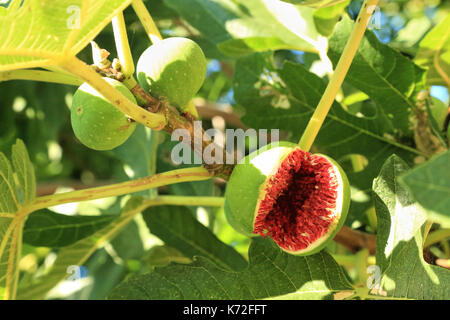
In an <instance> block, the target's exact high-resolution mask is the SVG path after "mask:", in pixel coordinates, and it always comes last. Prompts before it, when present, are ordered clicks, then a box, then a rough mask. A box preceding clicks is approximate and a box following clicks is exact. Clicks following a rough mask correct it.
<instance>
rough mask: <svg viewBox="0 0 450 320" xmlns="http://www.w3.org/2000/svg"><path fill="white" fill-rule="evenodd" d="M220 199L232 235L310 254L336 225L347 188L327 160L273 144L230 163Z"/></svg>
mask: <svg viewBox="0 0 450 320" xmlns="http://www.w3.org/2000/svg"><path fill="white" fill-rule="evenodd" d="M225 199H226V200H225V214H226V217H227V220H228V222H229V223H230V225H231V226H232V227H233V228H234V229H235V230H236V231H238V232H240V233H243V234H245V235H247V236H256V235H258V234H259V235H261V236H263V237H270V238H272V240H273V241H274V242H275V243H277V244H278V246H279V247H280V248H281V249H282V250H284V251H286V252H288V253H290V254H294V255H310V254H313V253H316V252H318V251H320V250H321V249H323V248H324V246H325V245H326V244H327V243H328V240H331V239H333V237H334V236H335V234H336V233H337V232H338V231H339V229H340V228H341V227H342V225H343V223H344V221H345V218H346V216H347V212H348V209H349V205H350V185H349V182H348V179H347V176H346V174H345V173H344V171H343V170H342V168H341V167H340V166H339V165H338V164H337V163H336V162H335V161H334V160H333V159H331V158H329V157H327V156H325V155H321V154H311V153H309V152H305V151H303V150H301V149H300V148H299V147H298V146H297V145H295V144H292V143H290V142H276V143H272V144H270V145H268V146H266V147H263V149H260V150H257V151H255V152H253V153H251V154H250V155H248V156H247V157H245V158H243V159H242V160H241V161H240V162H239V164H237V165H236V167H235V168H234V170H233V173H232V174H231V176H230V180H229V181H228V183H227V188H226V192H225Z"/></svg>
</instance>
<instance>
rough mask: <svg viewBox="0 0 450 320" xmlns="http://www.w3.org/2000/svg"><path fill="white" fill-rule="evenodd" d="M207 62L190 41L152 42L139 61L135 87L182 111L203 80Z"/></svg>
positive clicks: (178, 38)
mask: <svg viewBox="0 0 450 320" xmlns="http://www.w3.org/2000/svg"><path fill="white" fill-rule="evenodd" d="M206 67H207V61H206V58H205V55H204V54H203V51H202V49H201V48H200V47H199V46H198V44H196V43H195V42H194V41H192V40H190V39H187V38H181V37H173V38H167V39H164V40H161V41H159V42H156V43H155V44H153V45H152V46H150V47H149V48H147V49H146V50H145V51H144V52H143V53H142V55H141V56H140V58H139V61H138V63H137V66H136V74H137V79H138V82H139V84H140V85H141V86H142V87H143V88H144V89H145V90H146V91H148V92H149V93H150V94H151V95H152V96H154V97H156V98H159V99H166V100H167V101H168V102H169V103H170V104H171V105H173V106H175V107H176V108H177V109H178V110H179V111H181V112H183V111H184V108H185V106H186V105H187V104H188V103H189V101H190V100H191V99H192V97H194V95H195V94H196V93H197V92H198V90H199V89H200V87H201V86H202V85H203V82H204V81H205V78H206Z"/></svg>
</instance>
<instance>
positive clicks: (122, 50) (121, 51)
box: [112, 12, 135, 77]
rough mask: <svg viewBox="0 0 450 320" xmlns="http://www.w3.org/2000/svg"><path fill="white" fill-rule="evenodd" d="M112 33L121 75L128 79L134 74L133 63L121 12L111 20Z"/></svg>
mask: <svg viewBox="0 0 450 320" xmlns="http://www.w3.org/2000/svg"><path fill="white" fill-rule="evenodd" d="M112 26H113V31H114V41H115V43H116V50H117V56H118V58H119V61H120V64H121V66H122V70H121V71H122V73H123V74H124V75H125V77H129V76H131V75H132V74H133V73H134V70H135V68H134V62H133V56H132V54H131V49H130V43H129V42H128V35H127V29H126V25H125V19H124V17H123V12H119V13H118V14H117V15H116V16H115V17H114V18H113V19H112Z"/></svg>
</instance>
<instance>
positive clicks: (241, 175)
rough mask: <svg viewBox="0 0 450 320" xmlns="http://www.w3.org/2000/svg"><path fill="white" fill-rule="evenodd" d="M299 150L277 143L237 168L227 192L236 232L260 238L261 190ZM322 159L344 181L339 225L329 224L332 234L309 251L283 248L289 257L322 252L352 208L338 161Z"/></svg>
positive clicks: (230, 220) (227, 212)
mask: <svg viewBox="0 0 450 320" xmlns="http://www.w3.org/2000/svg"><path fill="white" fill-rule="evenodd" d="M296 147H298V146H297V145H296V144H293V143H290V142H285V141H281V142H275V143H272V144H269V145H268V146H266V147H264V149H263V150H261V149H260V150H258V151H255V152H253V153H251V154H250V155H248V156H247V157H245V158H243V159H242V160H241V161H240V162H239V164H238V165H236V166H235V168H234V170H233V173H232V174H231V176H230V179H229V181H228V183H227V187H226V191H225V215H226V218H227V221H228V223H230V225H231V226H232V227H233V228H234V229H235V230H236V231H238V232H240V233H242V234H244V235H246V236H249V237H255V236H259V235H258V234H255V233H253V229H254V222H255V218H256V208H257V206H258V203H259V201H260V200H261V191H262V190H263V189H264V187H265V182H266V181H267V180H268V178H269V176H270V175H273V174H274V173H275V172H276V170H277V168H278V166H279V164H280V163H281V162H282V160H283V159H284V158H285V156H287V154H289V153H290V152H291V151H293V150H294V148H296ZM261 151H262V152H261ZM318 155H319V154H318ZM319 156H322V157H324V158H326V159H327V160H328V161H329V162H331V163H332V165H333V166H334V167H336V168H337V169H338V171H339V173H340V176H341V179H342V186H341V187H342V190H341V191H342V206H341V208H340V210H339V212H337V214H338V217H337V220H336V221H337V223H336V224H334V225H330V230H329V232H328V233H327V234H325V235H324V236H322V238H320V239H318V240H316V241H315V243H314V245H311V246H310V247H308V248H305V249H303V250H300V251H289V250H285V249H284V248H282V247H280V248H281V249H282V250H283V251H285V252H287V253H289V254H293V255H298V256H306V255H311V254H314V253H317V252H319V251H320V250H322V249H323V248H324V247H325V246H326V245H327V244H328V243H329V241H330V240H332V239H333V238H334V236H335V235H336V233H337V232H338V231H339V230H340V229H341V227H342V226H343V224H344V222H345V219H346V217H347V213H348V209H349V206H350V184H349V182H348V179H347V176H346V174H345V172H344V171H343V170H342V168H341V167H340V166H339V165H338V164H337V163H336V161H334V160H333V159H331V158H329V157H327V156H325V155H321V154H320V155H319Z"/></svg>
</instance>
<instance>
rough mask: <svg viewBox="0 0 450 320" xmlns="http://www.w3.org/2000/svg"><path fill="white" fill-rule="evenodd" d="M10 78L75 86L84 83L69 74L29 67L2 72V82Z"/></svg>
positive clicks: (0, 74) (0, 75)
mask: <svg viewBox="0 0 450 320" xmlns="http://www.w3.org/2000/svg"><path fill="white" fill-rule="evenodd" d="M8 80H31V81H42V82H50V83H59V84H68V85H73V86H80V85H81V84H82V83H83V81H81V80H80V79H79V78H77V77H74V76H72V75H69V74H65V73H57V72H52V71H44V70H29V69H21V70H20V69H19V70H11V71H4V72H0V82H1V81H8Z"/></svg>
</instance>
